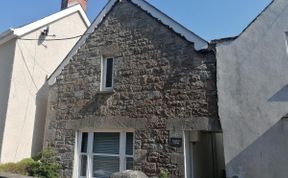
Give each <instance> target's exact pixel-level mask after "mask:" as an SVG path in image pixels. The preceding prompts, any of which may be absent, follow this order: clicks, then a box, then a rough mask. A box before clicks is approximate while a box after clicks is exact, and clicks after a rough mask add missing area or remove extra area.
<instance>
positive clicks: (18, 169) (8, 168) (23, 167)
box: [0, 158, 35, 175]
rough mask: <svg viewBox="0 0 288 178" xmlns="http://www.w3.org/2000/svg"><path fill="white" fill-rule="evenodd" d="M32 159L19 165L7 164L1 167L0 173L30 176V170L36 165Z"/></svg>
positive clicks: (25, 160) (24, 160)
mask: <svg viewBox="0 0 288 178" xmlns="http://www.w3.org/2000/svg"><path fill="white" fill-rule="evenodd" d="M34 162H35V161H34V160H33V159H31V158H27V159H23V160H22V161H20V162H18V163H7V164H2V165H0V171H3V172H11V173H15V174H22V175H29V173H28V170H29V168H30V167H31V166H32V165H33V164H34Z"/></svg>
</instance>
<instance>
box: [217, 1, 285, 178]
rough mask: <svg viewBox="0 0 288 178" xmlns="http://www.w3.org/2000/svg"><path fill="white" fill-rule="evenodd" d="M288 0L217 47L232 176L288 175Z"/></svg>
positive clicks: (227, 159) (268, 177) (228, 167)
mask: <svg viewBox="0 0 288 178" xmlns="http://www.w3.org/2000/svg"><path fill="white" fill-rule="evenodd" d="M287 17H288V1H287V0H275V1H274V2H273V4H272V5H271V6H270V7H269V8H268V9H267V10H266V11H265V12H264V13H263V14H262V15H261V16H260V17H259V18H258V19H257V20H256V21H255V22H254V23H253V24H252V25H251V26H250V27H249V28H248V29H247V30H246V31H245V32H244V33H243V34H241V35H240V36H239V37H238V38H237V39H236V40H234V41H232V42H226V43H222V44H219V45H218V46H217V85H218V86H217V87H218V88H217V89H218V99H219V116H220V120H221V124H222V128H223V133H224V150H225V162H226V173H227V177H228V178H231V177H233V176H236V177H238V178H259V177H261V178H272V177H273V178H282V177H287V170H288V156H287V155H288V140H287V138H288V122H287V121H286V120H285V119H284V120H283V119H282V120H281V118H282V117H283V116H284V115H286V114H287V113H288V70H287V69H288V54H287V49H288V48H287V38H286V35H285V32H287V31H288V18H287Z"/></svg>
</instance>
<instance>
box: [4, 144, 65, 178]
mask: <svg viewBox="0 0 288 178" xmlns="http://www.w3.org/2000/svg"><path fill="white" fill-rule="evenodd" d="M56 156H57V153H56V152H55V151H54V149H52V148H46V149H44V150H43V151H42V152H40V153H39V154H38V155H37V156H35V157H34V158H33V159H31V158H28V159H23V160H22V161H20V162H17V163H7V164H2V165H0V171H2V172H10V173H15V174H21V175H28V176H34V177H39V178H58V177H59V172H60V169H61V165H60V164H59V162H58V160H57V157H56Z"/></svg>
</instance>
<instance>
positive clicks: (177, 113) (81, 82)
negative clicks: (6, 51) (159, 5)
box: [45, 0, 224, 178]
mask: <svg viewBox="0 0 288 178" xmlns="http://www.w3.org/2000/svg"><path fill="white" fill-rule="evenodd" d="M48 83H49V86H50V93H49V106H48V113H47V124H46V132H45V133H46V134H45V146H52V147H54V148H56V150H57V151H58V152H59V156H60V160H61V162H62V164H63V166H64V168H63V171H62V177H75V178H78V177H87V178H92V177H108V176H109V175H110V174H111V173H113V172H118V171H122V170H125V169H134V170H141V171H143V172H144V173H145V174H147V175H148V176H149V177H155V176H158V174H159V172H160V171H161V170H163V171H168V173H169V175H170V177H173V178H176V177H177V178H184V177H187V178H188V177H189V178H191V177H195V178H197V177H201V178H204V177H205V178H215V177H216V178H218V177H219V178H220V177H222V176H223V172H224V171H223V169H224V160H223V154H222V152H223V149H222V135H221V127H220V124H219V118H218V114H217V94H216V60H215V52H214V50H213V47H211V46H208V43H207V42H206V41H205V40H203V39H201V38H200V37H199V36H197V35H196V34H194V33H192V32H190V31H189V30H187V29H186V28H184V27H183V26H181V25H180V24H178V23H177V22H175V21H174V20H172V19H171V18H169V17H168V16H166V15H165V14H163V13H161V12H160V11H159V10H157V9H156V8H155V7H153V6H151V5H150V4H148V3H147V2H146V1H143V0H120V1H119V0H111V1H109V2H108V4H107V5H106V6H105V8H104V9H103V10H102V12H101V13H100V14H99V15H98V17H97V18H96V19H95V21H94V22H93V23H92V25H91V26H90V27H89V29H88V30H87V32H86V34H84V36H83V37H82V38H81V39H80V40H79V42H78V43H77V44H76V46H75V47H74V48H73V49H72V51H71V52H70V54H69V55H68V56H67V57H66V59H65V60H64V61H63V62H62V64H61V65H60V66H59V67H58V68H57V70H56V71H55V72H54V74H52V76H51V77H50V78H49V80H48Z"/></svg>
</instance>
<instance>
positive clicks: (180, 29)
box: [131, 0, 208, 50]
mask: <svg viewBox="0 0 288 178" xmlns="http://www.w3.org/2000/svg"><path fill="white" fill-rule="evenodd" d="M131 1H132V2H133V3H135V4H136V5H138V6H140V7H141V8H142V9H143V10H145V11H147V12H148V13H149V14H150V15H152V16H153V17H154V18H156V19H159V20H160V21H161V22H162V23H163V24H165V25H167V26H169V27H170V28H172V29H173V30H174V31H175V32H176V33H179V34H181V35H182V36H184V37H185V38H186V39H187V40H188V41H190V42H193V43H194V46H195V49H196V50H200V49H206V48H207V47H208V42H207V41H205V40H204V39H203V38H201V37H199V36H198V35H196V34H195V33H193V32H191V31H190V30H188V29H187V28H185V27H184V26H182V25H181V24H179V23H178V22H176V21H175V20H173V19H172V18H170V17H169V16H167V15H166V14H164V13H162V12H161V11H160V10H158V9H156V8H155V7H154V6H152V5H151V4H149V3H147V2H146V1H145V0H131Z"/></svg>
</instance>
